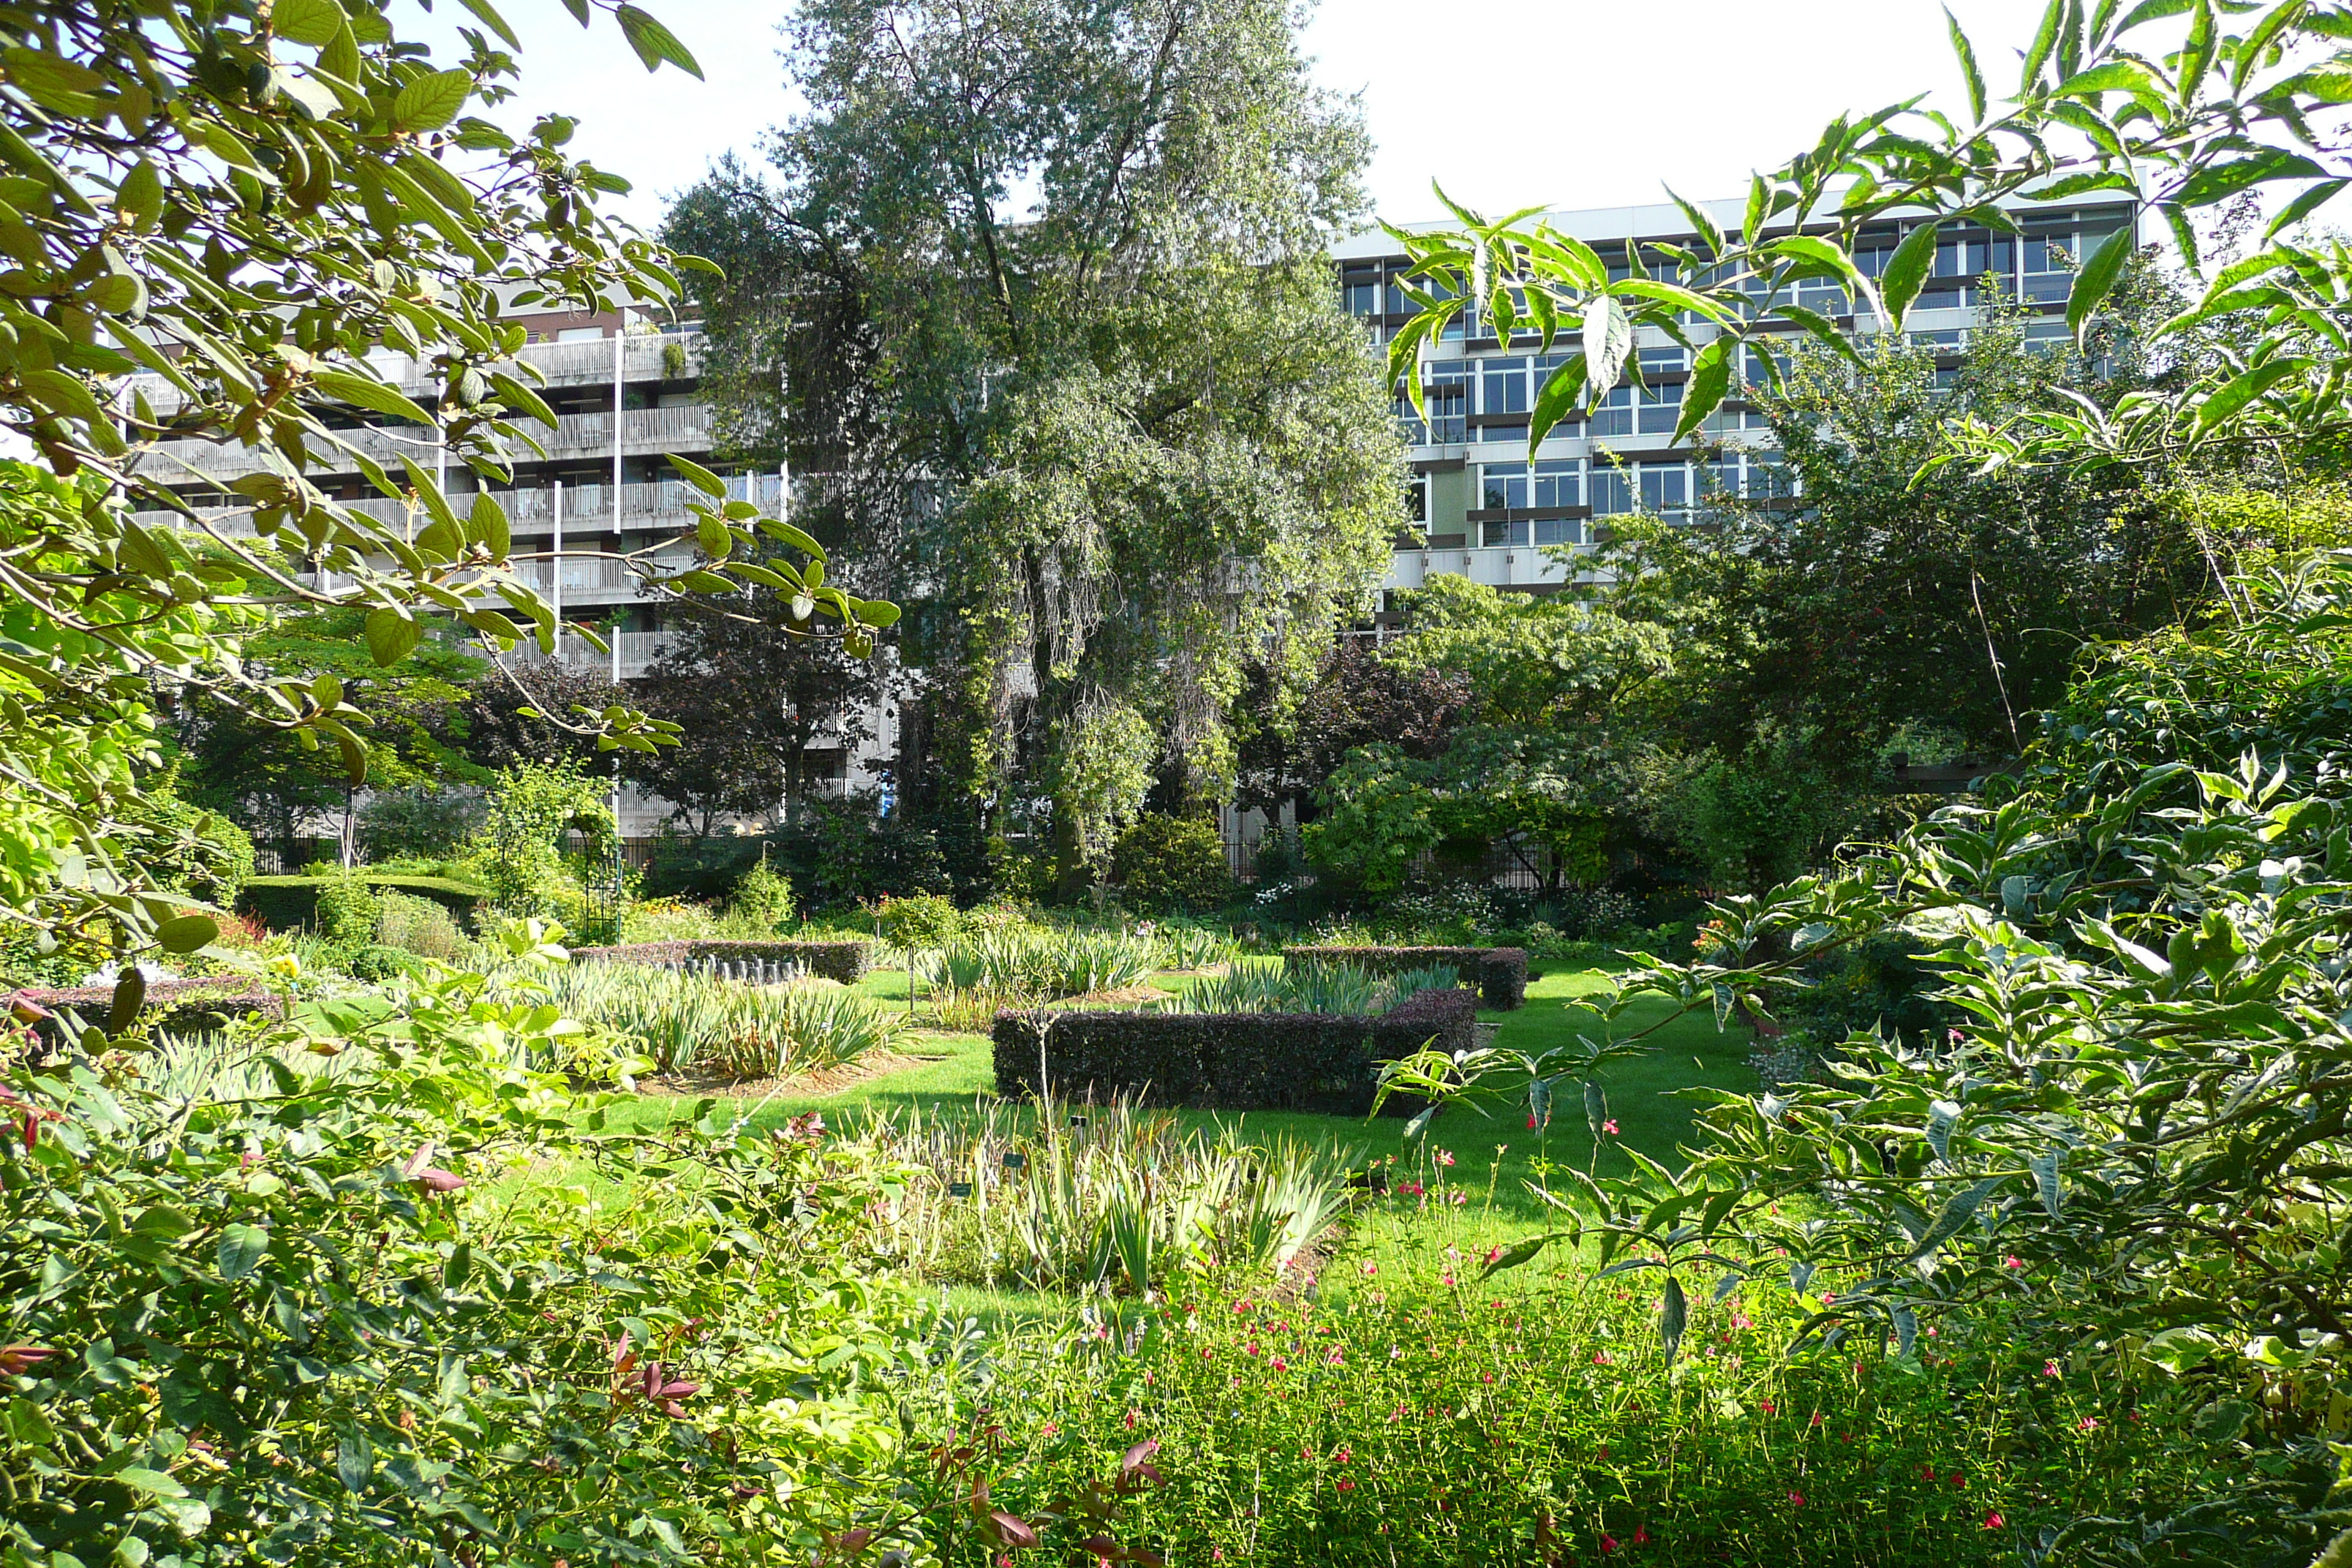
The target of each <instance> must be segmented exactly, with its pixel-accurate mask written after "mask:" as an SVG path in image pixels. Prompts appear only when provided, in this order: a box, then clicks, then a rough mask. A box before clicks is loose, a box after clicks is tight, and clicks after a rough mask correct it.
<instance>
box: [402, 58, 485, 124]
mask: <svg viewBox="0 0 2352 1568" xmlns="http://www.w3.org/2000/svg"><path fill="white" fill-rule="evenodd" d="M473 91H474V79H473V78H472V77H471V76H469V75H467V73H466V72H464V71H461V70H446V71H434V72H433V73H431V74H430V75H428V76H421V77H418V78H417V79H415V81H412V82H410V83H409V84H408V85H407V86H406V87H404V88H402V89H400V91H399V92H398V93H397V94H395V95H394V98H393V100H392V128H393V129H394V131H406V132H418V131H438V130H440V129H441V128H442V127H443V126H445V125H446V124H448V123H449V122H450V121H453V120H455V119H457V115H458V113H459V112H460V111H461V110H464V109H465V107H466V100H467V98H469V97H471V96H472V95H473Z"/></svg>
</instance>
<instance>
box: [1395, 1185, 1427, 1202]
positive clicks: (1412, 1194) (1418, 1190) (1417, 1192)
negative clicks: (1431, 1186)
mask: <svg viewBox="0 0 2352 1568" xmlns="http://www.w3.org/2000/svg"><path fill="white" fill-rule="evenodd" d="M1397 1191H1398V1192H1400V1193H1402V1194H1404V1195H1405V1196H1406V1197H1409V1198H1417V1197H1419V1196H1421V1194H1423V1192H1425V1191H1427V1189H1426V1188H1424V1187H1423V1185H1422V1184H1420V1183H1419V1182H1406V1183H1404V1184H1402V1185H1401V1186H1399V1187H1398V1188H1397Z"/></svg>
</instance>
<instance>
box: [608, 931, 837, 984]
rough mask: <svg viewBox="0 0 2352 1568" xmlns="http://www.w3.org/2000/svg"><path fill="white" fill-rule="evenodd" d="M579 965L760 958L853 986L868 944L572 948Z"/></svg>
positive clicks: (673, 944)
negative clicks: (794, 964)
mask: <svg viewBox="0 0 2352 1568" xmlns="http://www.w3.org/2000/svg"><path fill="white" fill-rule="evenodd" d="M572 958H573V959H574V960H575V961H577V962H580V963H598V962H601V963H639V964H652V965H660V966H667V965H670V964H677V963H703V962H705V961H706V960H715V961H717V962H719V963H747V962H766V963H797V964H799V965H800V966H801V967H802V968H803V969H804V970H806V971H807V972H808V973H811V974H814V975H816V976H818V977H819V978H820V979H824V980H835V981H838V982H840V983H841V984H844V985H855V984H857V982H858V981H859V980H860V979H862V978H864V976H865V973H866V969H867V967H868V966H869V965H870V964H871V963H873V959H874V944H873V943H872V942H691V941H686V942H629V943H627V944H625V945H623V946H618V947H582V948H575V949H573V950H572Z"/></svg>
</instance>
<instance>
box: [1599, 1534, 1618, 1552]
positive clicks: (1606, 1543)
mask: <svg viewBox="0 0 2352 1568" xmlns="http://www.w3.org/2000/svg"><path fill="white" fill-rule="evenodd" d="M1616 1550H1617V1540H1616V1537H1614V1536H1610V1535H1604V1536H1602V1537H1601V1551H1602V1552H1614V1551H1616Z"/></svg>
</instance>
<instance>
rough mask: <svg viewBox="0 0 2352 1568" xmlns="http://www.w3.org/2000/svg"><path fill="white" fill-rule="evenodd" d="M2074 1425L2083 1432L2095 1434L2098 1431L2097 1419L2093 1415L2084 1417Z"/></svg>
mask: <svg viewBox="0 0 2352 1568" xmlns="http://www.w3.org/2000/svg"><path fill="white" fill-rule="evenodd" d="M2074 1425H2076V1426H2080V1427H2081V1428H2082V1429H2083V1430H2084V1431H2085V1432H2095V1431H2097V1430H2098V1429H2099V1418H2098V1417H2097V1416H2095V1415H2085V1416H2084V1417H2083V1418H2082V1419H2081V1420H2080V1421H2077V1422H2076V1423H2074Z"/></svg>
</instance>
